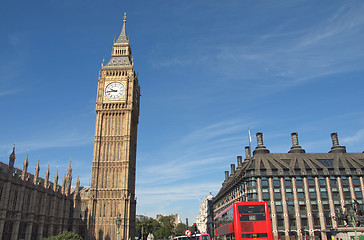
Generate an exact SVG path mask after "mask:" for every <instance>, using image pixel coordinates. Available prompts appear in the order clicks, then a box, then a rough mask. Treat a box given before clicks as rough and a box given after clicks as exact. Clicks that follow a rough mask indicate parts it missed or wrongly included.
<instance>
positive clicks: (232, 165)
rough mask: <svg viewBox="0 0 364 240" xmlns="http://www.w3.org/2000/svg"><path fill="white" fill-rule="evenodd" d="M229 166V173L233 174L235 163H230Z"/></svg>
mask: <svg viewBox="0 0 364 240" xmlns="http://www.w3.org/2000/svg"><path fill="white" fill-rule="evenodd" d="M230 168H231V175H233V174H234V173H235V164H230Z"/></svg>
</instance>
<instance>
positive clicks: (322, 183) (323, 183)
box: [320, 179, 326, 187]
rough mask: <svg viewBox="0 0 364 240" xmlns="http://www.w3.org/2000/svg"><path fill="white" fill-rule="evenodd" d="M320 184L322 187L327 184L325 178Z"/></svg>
mask: <svg viewBox="0 0 364 240" xmlns="http://www.w3.org/2000/svg"><path fill="white" fill-rule="evenodd" d="M320 186H321V187H323V186H326V181H325V179H320Z"/></svg>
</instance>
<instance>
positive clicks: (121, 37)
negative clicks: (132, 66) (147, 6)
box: [116, 12, 129, 43]
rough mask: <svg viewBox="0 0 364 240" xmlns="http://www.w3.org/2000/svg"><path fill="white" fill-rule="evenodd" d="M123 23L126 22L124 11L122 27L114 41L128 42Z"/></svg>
mask: <svg viewBox="0 0 364 240" xmlns="http://www.w3.org/2000/svg"><path fill="white" fill-rule="evenodd" d="M125 23H126V12H124V17H123V28H122V29H121V33H120V36H119V37H118V39H117V40H116V43H129V40H128V37H127V36H126V31H125Z"/></svg>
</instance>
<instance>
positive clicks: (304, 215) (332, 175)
mask: <svg viewBox="0 0 364 240" xmlns="http://www.w3.org/2000/svg"><path fill="white" fill-rule="evenodd" d="M291 136H292V147H291V149H290V151H289V152H288V153H270V151H269V150H268V149H267V148H266V147H265V146H264V145H263V134H262V133H257V147H256V148H255V150H254V152H253V156H251V153H250V148H249V147H246V148H245V153H246V157H245V160H244V161H242V157H240V156H238V158H237V162H238V167H237V168H236V169H235V164H231V173H230V174H229V172H228V171H226V172H225V181H224V182H223V183H222V187H221V189H220V191H219V192H218V194H217V195H216V196H215V198H214V201H213V204H214V214H215V216H216V215H217V214H218V213H219V212H221V211H222V210H223V209H225V208H226V207H227V206H229V205H230V204H232V203H233V202H236V201H266V202H268V203H269V205H270V214H271V219H272V228H273V234H274V238H275V239H305V238H307V239H314V238H316V239H323V240H327V239H330V237H331V234H330V229H331V228H333V229H336V230H337V231H338V232H341V233H345V232H346V233H348V232H354V229H353V228H352V227H350V226H349V227H344V226H342V225H340V224H338V222H336V221H335V220H333V216H334V214H335V209H338V208H339V209H340V208H341V209H342V210H343V209H344V208H345V205H346V204H352V203H353V200H356V201H357V202H358V203H360V204H363V195H364V182H363V170H364V153H347V152H346V148H345V147H344V146H340V145H339V140H338V137H337V134H336V133H332V134H331V138H332V144H333V146H332V148H331V150H330V151H329V152H328V153H306V152H305V150H304V149H303V148H301V146H299V144H298V135H297V133H292V134H291ZM356 230H357V231H358V232H361V231H363V230H364V228H363V227H359V228H356ZM341 236H343V234H341Z"/></svg>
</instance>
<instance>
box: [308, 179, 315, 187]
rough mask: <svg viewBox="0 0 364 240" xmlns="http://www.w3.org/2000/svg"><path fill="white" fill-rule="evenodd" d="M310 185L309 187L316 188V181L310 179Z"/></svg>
mask: <svg viewBox="0 0 364 240" xmlns="http://www.w3.org/2000/svg"><path fill="white" fill-rule="evenodd" d="M308 185H309V186H310V187H312V186H315V180H313V179H308Z"/></svg>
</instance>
